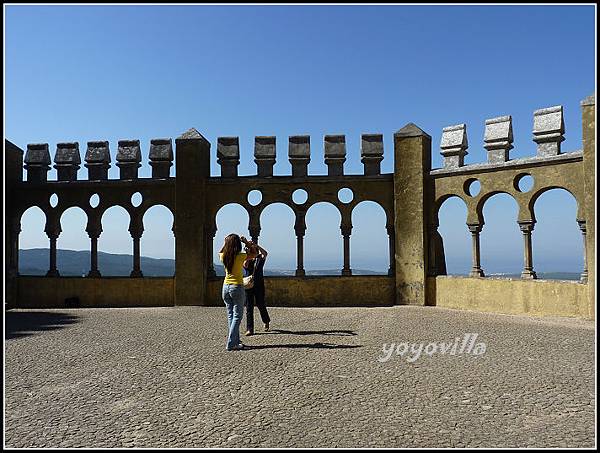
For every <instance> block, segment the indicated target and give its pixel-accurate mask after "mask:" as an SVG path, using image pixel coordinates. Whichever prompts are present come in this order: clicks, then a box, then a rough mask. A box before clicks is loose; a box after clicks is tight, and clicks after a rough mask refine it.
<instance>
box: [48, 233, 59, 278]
mask: <svg viewBox="0 0 600 453" xmlns="http://www.w3.org/2000/svg"><path fill="white" fill-rule="evenodd" d="M45 232H46V235H47V236H48V238H49V239H50V269H48V272H47V273H46V277H60V274H59V272H58V269H57V267H56V240H57V239H58V236H60V232H61V230H60V225H51V226H48V227H46V230H45Z"/></svg>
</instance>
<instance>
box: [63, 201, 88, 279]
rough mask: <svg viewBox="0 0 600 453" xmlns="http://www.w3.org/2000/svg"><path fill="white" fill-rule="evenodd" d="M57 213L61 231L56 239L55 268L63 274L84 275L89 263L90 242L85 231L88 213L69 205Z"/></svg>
mask: <svg viewBox="0 0 600 453" xmlns="http://www.w3.org/2000/svg"><path fill="white" fill-rule="evenodd" d="M58 215H59V220H58V221H59V224H60V231H61V233H60V236H58V238H57V241H56V242H57V243H56V247H57V253H56V263H57V269H58V271H59V273H60V275H63V276H67V275H73V276H78V277H82V276H85V275H86V274H87V272H88V271H89V264H90V258H89V255H88V254H89V251H90V242H89V237H88V234H87V233H86V230H87V226H88V223H89V216H88V213H87V212H86V211H85V210H84V209H82V208H80V207H79V206H69V207H65V209H62V210H61V211H60V214H58ZM82 252H84V253H82Z"/></svg>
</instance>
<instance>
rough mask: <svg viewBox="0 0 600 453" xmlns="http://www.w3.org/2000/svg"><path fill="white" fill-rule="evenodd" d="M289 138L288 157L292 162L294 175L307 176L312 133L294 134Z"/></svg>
mask: <svg viewBox="0 0 600 453" xmlns="http://www.w3.org/2000/svg"><path fill="white" fill-rule="evenodd" d="M289 140H290V143H289V149H288V158H289V160H290V163H291V164H292V176H307V175H308V164H309V163H310V135H294V136H291V137H290V138H289Z"/></svg>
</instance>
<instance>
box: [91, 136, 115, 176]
mask: <svg viewBox="0 0 600 453" xmlns="http://www.w3.org/2000/svg"><path fill="white" fill-rule="evenodd" d="M85 162H86V163H85V167H86V168H87V169H88V179H90V180H104V179H108V169H109V168H110V149H109V144H108V142H107V141H94V142H88V144H87V151H86V153H85Z"/></svg>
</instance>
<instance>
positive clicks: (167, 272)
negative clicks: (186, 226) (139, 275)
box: [140, 203, 175, 277]
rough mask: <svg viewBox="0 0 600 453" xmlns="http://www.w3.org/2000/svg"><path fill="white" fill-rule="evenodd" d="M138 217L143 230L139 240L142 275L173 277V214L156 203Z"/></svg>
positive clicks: (165, 207)
mask: <svg viewBox="0 0 600 453" xmlns="http://www.w3.org/2000/svg"><path fill="white" fill-rule="evenodd" d="M140 217H141V222H142V228H143V234H142V236H141V238H140V255H141V270H142V272H143V274H144V275H145V276H149V277H157V276H169V277H171V276H173V275H174V273H175V236H174V234H173V222H174V220H175V217H174V216H173V212H172V211H171V210H170V209H169V208H168V207H167V206H165V205H163V204H158V203H156V204H153V205H152V206H148V207H147V208H146V209H144V210H143V212H142V213H141V214H140ZM158 260H162V261H158ZM165 260H171V262H169V261H165Z"/></svg>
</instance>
